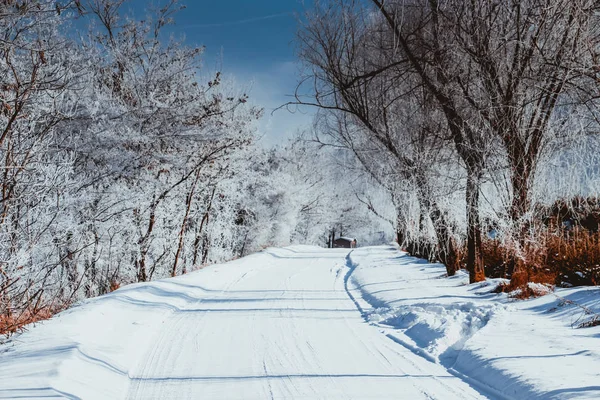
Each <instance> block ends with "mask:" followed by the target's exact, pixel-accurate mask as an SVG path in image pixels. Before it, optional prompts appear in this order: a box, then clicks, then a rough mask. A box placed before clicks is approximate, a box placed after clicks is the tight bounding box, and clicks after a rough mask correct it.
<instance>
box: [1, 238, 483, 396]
mask: <svg viewBox="0 0 600 400" xmlns="http://www.w3.org/2000/svg"><path fill="white" fill-rule="evenodd" d="M347 254H348V251H344V250H325V249H319V248H316V247H291V248H286V249H268V250H265V251H263V252H261V253H258V254H256V255H253V256H250V257H246V258H244V259H241V260H237V261H235V262H232V263H229V264H224V265H220V266H212V267H208V268H205V269H203V270H200V271H197V272H195V273H192V274H188V275H186V276H183V277H178V278H175V279H169V280H164V281H158V282H154V283H149V284H138V285H131V286H128V287H125V288H122V289H120V290H118V291H116V292H113V293H111V294H109V295H106V296H103V297H101V298H98V299H92V300H89V301H87V302H85V303H84V304H82V305H80V306H78V307H75V308H73V309H71V310H69V311H67V312H64V313H62V314H60V315H59V316H58V317H56V318H54V319H52V320H51V321H48V322H46V323H44V324H42V325H40V326H37V327H35V328H33V329H31V330H30V331H29V332H27V333H25V334H23V335H21V336H20V337H19V338H17V339H16V340H15V341H14V342H13V343H12V344H9V345H8V346H5V347H6V349H5V351H4V353H0V398H36V397H44V398H47V397H66V398H84V399H95V398H97V399H107V398H111V399H118V398H121V399H124V398H127V399H299V398H303V399H476V398H484V397H483V396H482V395H481V394H479V393H478V392H477V391H476V390H475V389H473V388H472V387H470V386H469V385H468V384H466V383H465V382H464V381H462V380H460V379H458V378H457V377H455V376H453V375H451V374H450V373H448V371H446V370H445V369H444V367H443V366H441V365H440V364H435V363H432V362H430V361H427V360H426V359H425V358H422V357H420V356H418V355H415V354H414V353H413V352H411V351H409V350H407V349H406V348H405V347H403V346H400V345H398V344H397V343H394V342H393V341H392V340H390V339H389V338H387V337H386V336H385V335H383V334H381V333H380V332H379V331H378V328H377V327H375V326H372V325H369V324H367V323H366V322H365V320H364V319H363V317H362V315H361V313H360V312H359V311H358V310H357V306H356V304H355V302H354V301H353V300H352V298H351V297H350V296H349V293H348V291H347V290H346V283H347V282H346V281H347V278H348V276H349V274H350V273H351V268H349V265H348V262H347V257H346V256H347ZM0 351H2V350H0Z"/></svg>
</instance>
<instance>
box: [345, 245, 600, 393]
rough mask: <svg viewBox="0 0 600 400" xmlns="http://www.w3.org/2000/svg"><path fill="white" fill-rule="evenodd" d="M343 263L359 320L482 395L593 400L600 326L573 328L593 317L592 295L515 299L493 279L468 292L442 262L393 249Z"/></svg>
mask: <svg viewBox="0 0 600 400" xmlns="http://www.w3.org/2000/svg"><path fill="white" fill-rule="evenodd" d="M350 259H351V262H352V264H353V265H354V266H355V270H354V272H353V274H352V278H351V282H352V284H353V286H354V289H353V292H355V293H357V294H359V296H360V298H362V299H364V300H363V301H364V304H363V305H362V307H363V312H364V316H365V318H366V319H367V320H369V321H370V322H371V323H372V324H373V325H375V326H378V327H380V328H381V329H382V330H383V332H384V333H385V334H386V335H389V336H390V337H391V338H393V339H394V340H395V341H396V342H397V343H399V344H402V345H404V346H405V347H406V348H409V349H411V350H413V351H415V353H417V354H421V355H423V356H424V357H426V358H428V359H430V360H432V361H433V362H435V363H437V364H440V365H443V366H444V367H446V368H448V369H449V370H450V371H451V372H453V373H455V374H456V375H457V376H462V377H463V378H465V379H468V380H469V381H472V383H473V384H476V383H479V384H480V385H481V386H482V387H484V388H485V387H487V388H489V389H490V393H489V394H488V395H490V396H491V397H497V398H527V399H538V398H539V399H542V398H543V399H550V398H551V399H563V398H577V399H598V398H600V385H599V382H600V368H599V367H598V366H599V365H600V343H599V342H598V339H599V338H600V327H591V328H585V329H576V327H577V326H578V325H580V324H581V323H582V322H585V321H588V320H591V319H592V318H593V313H599V312H600V289H598V288H587V287H586V288H571V289H557V290H556V291H555V292H554V293H553V294H552V293H551V294H549V293H550V292H549V288H548V287H547V286H544V285H535V284H531V285H530V287H531V288H532V289H534V291H536V292H537V293H539V294H547V295H546V296H543V297H538V298H535V299H531V300H527V301H520V300H515V299H513V298H511V297H510V296H509V295H506V294H494V293H492V289H494V288H495V286H496V284H497V283H499V282H498V281H495V280H488V281H487V282H484V283H479V284H473V285H469V284H468V276H467V274H466V273H464V272H463V271H461V272H459V273H458V274H457V275H456V276H454V277H451V278H447V277H446V276H445V269H444V267H443V266H442V265H439V264H438V265H436V264H428V263H426V262H425V261H423V260H418V259H415V258H412V257H409V256H407V255H406V254H402V253H401V252H399V251H397V250H396V249H395V248H394V247H392V246H385V247H378V248H375V247H373V248H364V249H357V250H356V251H354V252H352V253H351V256H350ZM582 307H583V308H582ZM586 310H587V312H586Z"/></svg>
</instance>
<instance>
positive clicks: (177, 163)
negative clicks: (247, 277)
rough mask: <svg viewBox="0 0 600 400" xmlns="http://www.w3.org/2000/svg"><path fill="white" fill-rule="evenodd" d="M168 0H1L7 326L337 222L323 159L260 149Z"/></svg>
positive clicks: (238, 96) (236, 100)
mask: <svg viewBox="0 0 600 400" xmlns="http://www.w3.org/2000/svg"><path fill="white" fill-rule="evenodd" d="M163 3H164V4H163V5H162V6H160V7H159V8H156V9H149V10H147V11H146V14H147V15H145V16H144V18H143V20H141V19H139V18H138V19H136V18H134V16H132V15H129V14H127V13H126V12H125V11H124V9H125V8H126V7H127V3H126V2H124V1H123V0H89V1H50V0H25V1H17V0H14V1H13V0H9V1H3V2H0V37H1V40H0V163H1V166H0V185H1V191H2V198H1V203H0V333H10V332H14V331H15V330H17V329H18V328H19V327H20V326H22V325H23V324H25V323H28V322H31V321H35V320H37V319H40V318H45V317H48V316H50V315H52V314H53V313H55V312H57V311H59V310H61V309H64V308H65V307H67V306H69V305H70V304H72V303H74V302H76V301H78V300H80V299H82V298H86V297H92V296H97V295H101V294H103V293H106V292H109V291H112V290H114V289H116V288H118V287H119V286H120V285H124V284H128V283H131V282H143V281H149V280H152V279H160V278H164V277H168V276H175V275H180V274H184V273H186V272H189V271H191V270H193V269H195V268H198V267H200V266H202V265H205V264H209V263H215V262H221V261H226V260H230V259H233V258H236V257H240V256H243V255H245V254H248V253H249V252H253V251H256V250H259V249H261V248H263V247H266V246H271V245H274V246H282V245H288V244H290V243H315V244H318V243H324V242H325V240H326V234H327V232H328V231H329V229H330V227H331V226H334V225H335V224H336V223H338V222H339V219H340V212H339V210H337V209H336V208H335V207H331V204H333V203H334V202H336V196H337V195H338V194H337V193H335V188H334V187H335V186H336V184H335V182H336V180H339V179H338V178H339V174H337V173H336V170H335V166H334V165H331V164H330V160H329V158H328V157H326V156H325V155H323V156H315V155H314V152H313V150H312V149H308V148H307V147H306V146H303V145H302V143H297V144H290V145H289V146H287V147H283V148H279V149H273V150H268V149H265V148H264V147H263V146H261V145H258V144H257V137H258V136H259V132H257V128H256V126H257V123H256V121H257V119H258V118H259V117H260V116H261V114H262V110H261V109H260V108H258V107H256V106H253V105H252V104H251V101H250V99H249V96H248V94H246V93H245V92H244V90H243V88H241V87H234V86H233V85H232V84H229V83H227V79H226V77H223V76H222V74H221V73H219V72H217V71H215V72H213V73H210V72H206V71H205V70H203V69H202V68H201V63H202V55H203V48H201V47H190V46H188V45H186V44H185V43H183V42H182V41H179V40H177V39H176V38H171V37H170V36H169V35H168V34H167V33H165V30H166V27H167V26H168V25H169V24H171V23H172V20H173V18H174V15H175V13H176V12H177V11H178V10H180V9H181V8H182V7H181V6H180V5H178V4H177V2H176V1H167V2H163ZM352 209H353V207H352V206H349V205H347V206H346V207H345V209H344V211H345V213H346V215H349V214H348V213H351V212H352V211H351V210H352ZM355 214H356V213H355ZM353 219H354V220H356V221H358V223H364V221H361V220H360V218H359V217H355V218H353ZM365 225H368V224H365Z"/></svg>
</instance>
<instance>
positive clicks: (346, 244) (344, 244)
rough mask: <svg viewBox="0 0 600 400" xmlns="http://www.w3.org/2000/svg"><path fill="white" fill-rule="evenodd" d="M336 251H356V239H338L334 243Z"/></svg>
mask: <svg viewBox="0 0 600 400" xmlns="http://www.w3.org/2000/svg"><path fill="white" fill-rule="evenodd" d="M333 248H334V249H354V248H356V239H354V238H349V237H341V238H337V239H335V240H334V241H333Z"/></svg>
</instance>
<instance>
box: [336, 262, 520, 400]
mask: <svg viewBox="0 0 600 400" xmlns="http://www.w3.org/2000/svg"><path fill="white" fill-rule="evenodd" d="M353 252H354V250H352V251H350V252H349V253H348V255H347V256H346V267H347V268H348V272H346V275H345V276H344V289H345V291H346V294H347V295H348V297H349V298H350V300H352V302H353V303H354V305H355V306H356V308H357V310H358V311H359V312H360V314H361V316H362V318H363V320H364V321H365V322H366V323H368V324H370V325H373V324H372V323H371V322H370V321H369V317H368V314H367V312H366V311H365V309H364V308H363V307H362V306H361V305H360V303H359V301H358V300H357V299H356V297H355V296H354V295H353V294H352V292H351V291H350V288H349V285H348V282H349V281H350V278H351V276H352V274H353V273H354V271H355V270H356V268H357V267H358V264H356V263H355V262H353V261H352V258H351V255H352V253H353ZM363 300H365V301H366V302H367V303H369V301H368V300H367V299H365V298H364V297H363ZM369 304H370V303H369ZM371 306H372V307H374V306H373V305H371ZM374 308H375V307H374ZM386 331H389V329H388V328H385V330H380V332H381V333H382V334H383V335H385V336H386V337H387V338H389V339H390V340H392V341H393V342H394V343H396V344H399V345H401V346H402V347H404V348H406V349H407V350H409V351H410V352H411V353H413V354H415V355H417V356H419V357H421V358H423V359H425V360H427V361H429V362H431V363H433V364H436V365H439V366H441V367H442V368H444V369H445V370H446V371H447V372H448V373H449V374H451V375H453V376H455V377H457V378H459V379H460V380H462V381H464V382H465V383H467V384H469V385H470V386H471V387H473V388H474V389H476V390H477V391H478V392H479V393H481V394H482V395H484V396H486V397H488V398H490V399H499V400H516V399H514V398H512V397H509V396H507V395H505V394H504V393H501V392H500V391H498V390H496V389H495V388H493V387H491V386H488V385H487V384H485V383H483V382H481V381H479V380H477V379H475V378H472V377H470V376H468V375H465V374H463V373H461V372H459V371H457V370H455V369H454V368H452V367H446V366H444V365H443V364H441V363H440V362H439V360H437V359H436V358H435V357H433V356H432V355H430V354H429V353H427V352H426V351H425V350H423V349H421V348H417V347H415V346H412V345H410V344H409V343H407V342H406V341H404V340H402V339H400V338H399V337H398V336H396V335H394V334H393V333H389V332H386ZM437 381H438V382H440V384H442V385H444V386H446V387H448V388H449V390H450V391H452V392H454V390H453V388H452V387H450V386H447V385H446V384H445V383H443V382H441V381H440V380H437ZM454 393H456V392H454ZM457 394H460V393H457Z"/></svg>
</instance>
